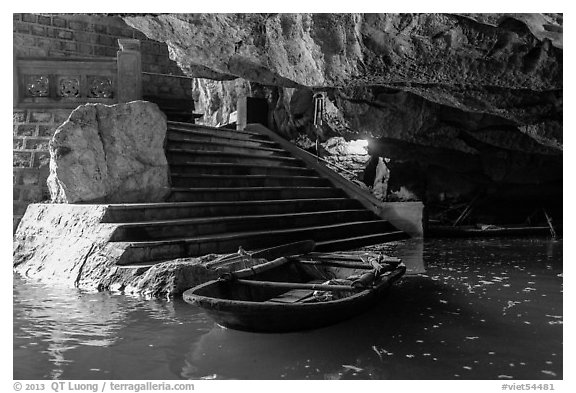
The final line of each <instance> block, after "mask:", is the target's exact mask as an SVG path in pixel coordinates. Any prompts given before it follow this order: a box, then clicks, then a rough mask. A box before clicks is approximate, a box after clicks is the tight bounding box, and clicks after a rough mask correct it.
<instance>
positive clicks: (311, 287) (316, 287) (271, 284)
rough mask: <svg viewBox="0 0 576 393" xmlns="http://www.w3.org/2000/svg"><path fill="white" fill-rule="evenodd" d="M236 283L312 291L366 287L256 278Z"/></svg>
mask: <svg viewBox="0 0 576 393" xmlns="http://www.w3.org/2000/svg"><path fill="white" fill-rule="evenodd" d="M234 282H235V283H239V284H243V285H249V286H253V287H263V288H277V289H309V290H312V291H363V290H366V288H361V287H360V288H358V287H353V286H349V285H326V284H308V283H297V282H276V281H256V280H244V279H238V280H234Z"/></svg>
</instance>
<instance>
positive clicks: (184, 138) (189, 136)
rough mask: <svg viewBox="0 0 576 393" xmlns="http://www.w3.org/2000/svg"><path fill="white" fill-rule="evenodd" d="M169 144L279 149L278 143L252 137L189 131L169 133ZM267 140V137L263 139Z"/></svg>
mask: <svg viewBox="0 0 576 393" xmlns="http://www.w3.org/2000/svg"><path fill="white" fill-rule="evenodd" d="M167 138H168V143H182V144H184V143H187V142H203V143H218V142H219V143H230V144H239V145H241V146H251V147H278V144H277V143H276V142H273V141H271V140H269V139H258V138H257V137H252V138H250V139H247V138H242V137H240V138H239V137H237V136H236V135H233V136H223V135H220V134H216V135H215V134H209V133H207V132H202V131H195V130H189V131H186V132H177V131H176V132H171V131H170V130H168V133H167ZM262 138H265V137H262Z"/></svg>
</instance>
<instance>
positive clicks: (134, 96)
mask: <svg viewBox="0 0 576 393" xmlns="http://www.w3.org/2000/svg"><path fill="white" fill-rule="evenodd" d="M118 45H119V46H120V50H119V51H118V52H117V54H116V59H117V66H118V79H117V86H118V102H129V101H135V100H141V99H142V58H141V55H140V41H139V40H134V39H119V40H118Z"/></svg>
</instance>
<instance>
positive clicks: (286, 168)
mask: <svg viewBox="0 0 576 393" xmlns="http://www.w3.org/2000/svg"><path fill="white" fill-rule="evenodd" d="M277 138H279V137H274V139H277ZM282 143H284V142H282ZM166 155H167V158H168V162H169V164H170V171H171V183H172V190H171V191H172V192H171V194H170V196H169V199H168V201H166V202H164V203H147V204H126V205H121V204H117V205H110V206H109V208H108V209H107V212H106V214H105V216H104V218H103V222H106V223H114V224H115V225H116V226H117V228H116V230H115V231H114V233H113V235H112V238H111V241H112V242H125V243H128V246H127V248H126V251H125V252H124V254H123V255H122V257H121V259H120V260H119V261H118V264H120V265H136V266H141V265H151V264H154V263H158V262H161V261H165V260H170V259H175V258H182V257H193V256H200V255H205V254H209V253H231V252H235V251H237V250H238V247H240V246H242V247H243V248H244V249H247V250H256V249H261V248H265V247H271V246H275V245H279V244H284V243H290V242H294V241H299V240H308V239H311V240H314V241H316V243H317V247H316V250H317V251H336V250H343V249H350V248H357V247H361V246H365V245H370V244H376V243H382V242H387V241H392V240H397V239H401V238H405V237H407V235H406V234H405V233H404V232H402V231H399V230H397V229H396V228H395V227H394V226H392V225H391V224H390V223H389V222H388V221H386V220H383V219H381V218H380V217H379V216H378V215H376V214H375V213H374V212H373V211H371V210H370V209H367V208H366V207H365V205H363V204H362V203H360V202H359V200H357V199H355V198H352V197H351V196H350V195H348V194H349V192H348V193H347V192H345V191H344V190H343V189H342V188H339V187H336V186H335V185H334V184H333V182H332V181H330V180H329V179H327V178H326V177H325V176H322V175H320V174H319V173H318V171H316V170H314V169H311V168H310V165H307V164H306V162H305V160H302V159H301V158H299V157H295V156H294V155H293V153H290V152H289V151H287V150H286V149H285V148H283V147H281V145H280V144H279V143H278V140H276V141H274V140H272V139H271V138H270V135H266V134H263V133H261V132H254V131H236V130H230V129H223V128H212V127H206V126H200V125H194V124H188V123H177V122H168V132H167V143H166Z"/></svg>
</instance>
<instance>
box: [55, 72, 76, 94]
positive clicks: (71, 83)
mask: <svg viewBox="0 0 576 393" xmlns="http://www.w3.org/2000/svg"><path fill="white" fill-rule="evenodd" d="M58 96H60V97H74V98H76V97H80V77H78V76H61V77H59V78H58Z"/></svg>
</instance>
